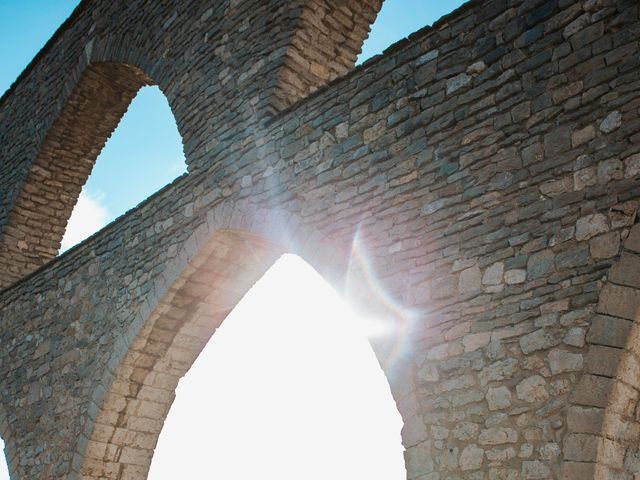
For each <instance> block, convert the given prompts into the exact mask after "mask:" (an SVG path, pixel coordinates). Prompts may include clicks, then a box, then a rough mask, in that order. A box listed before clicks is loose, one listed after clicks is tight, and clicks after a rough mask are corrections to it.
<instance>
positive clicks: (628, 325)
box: [564, 224, 640, 478]
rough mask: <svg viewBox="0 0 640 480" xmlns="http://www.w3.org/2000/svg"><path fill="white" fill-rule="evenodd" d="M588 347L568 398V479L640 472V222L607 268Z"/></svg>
mask: <svg viewBox="0 0 640 480" xmlns="http://www.w3.org/2000/svg"><path fill="white" fill-rule="evenodd" d="M586 343H587V349H588V350H587V352H586V372H585V373H584V375H583V376H582V377H581V380H580V383H579V385H578V386H577V388H576V390H575V391H574V392H573V394H572V396H571V398H570V402H571V406H570V407H569V412H568V418H567V420H568V427H569V432H570V433H569V434H568V435H567V437H566V438H565V442H564V444H565V445H564V451H565V459H566V460H565V466H564V468H565V472H564V475H565V478H578V476H582V477H585V478H630V477H627V476H624V475H625V474H627V475H628V474H635V475H637V474H638V473H640V461H639V459H640V453H639V452H638V440H640V421H639V420H638V419H639V418H640V417H639V414H640V224H636V225H635V226H634V227H633V228H632V229H631V230H630V232H629V235H628V237H627V238H626V240H625V242H624V244H623V247H622V249H621V251H620V256H619V258H618V260H617V261H616V262H615V263H614V264H613V265H612V266H611V268H610V269H609V272H608V276H607V279H606V283H605V284H604V286H603V287H602V290H601V292H600V295H599V301H598V305H597V308H596V314H595V315H594V317H593V318H592V321H591V326H590V328H589V331H588V334H587V337H586ZM631 476H633V477H634V478H635V476H634V475H631Z"/></svg>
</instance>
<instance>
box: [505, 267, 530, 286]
mask: <svg viewBox="0 0 640 480" xmlns="http://www.w3.org/2000/svg"><path fill="white" fill-rule="evenodd" d="M526 279H527V271H526V270H522V269H513V270H507V271H506V272H504V281H505V282H506V283H508V284H509V285H517V284H519V283H524V282H525V280H526Z"/></svg>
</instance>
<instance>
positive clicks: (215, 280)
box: [72, 207, 404, 479]
mask: <svg viewBox="0 0 640 480" xmlns="http://www.w3.org/2000/svg"><path fill="white" fill-rule="evenodd" d="M221 225H222V226H223V227H224V228H218V227H220V226H221ZM285 252H292V253H297V254H301V256H303V257H304V258H305V259H309V260H310V262H309V263H310V264H311V265H313V266H318V265H320V264H322V265H324V268H320V269H318V270H319V271H320V273H321V274H323V276H325V278H328V277H331V278H333V279H336V278H339V277H340V276H341V275H344V268H345V265H346V264H347V258H346V256H345V255H343V253H345V252H343V251H342V250H341V249H340V248H339V247H338V248H336V246H335V245H334V246H331V247H329V246H327V245H325V246H324V248H323V246H322V242H321V241H318V239H317V238H315V237H314V235H313V233H312V231H311V230H308V229H307V228H305V227H304V226H302V225H301V224H300V223H299V222H298V220H297V218H296V217H294V216H292V215H290V214H287V213H286V212H272V211H266V210H255V211H252V212H250V213H249V211H248V210H245V209H244V208H243V207H238V208H235V209H229V208H224V207H222V208H218V209H215V210H213V211H212V212H211V213H210V215H209V222H208V224H207V225H203V226H202V227H201V228H200V229H199V230H197V231H196V232H195V233H194V234H193V235H192V236H191V237H190V239H189V240H187V241H186V242H185V244H184V247H183V250H182V252H181V254H180V255H179V256H178V258H176V260H175V262H174V263H173V264H172V265H168V266H167V269H166V271H165V273H164V274H163V277H162V279H159V281H158V282H156V284H157V285H158V288H156V291H155V293H152V295H151V296H150V298H148V299H147V305H148V308H147V312H148V313H147V315H146V316H144V317H143V316H140V317H139V318H138V321H137V324H136V325H133V326H132V327H131V329H130V331H129V333H128V334H127V339H123V340H122V342H121V344H120V345H119V347H117V348H116V349H115V350H114V352H113V355H112V361H111V362H110V366H109V368H108V369H107V372H106V373H105V376H104V378H103V382H102V385H101V386H99V387H98V388H96V389H95V393H94V398H93V399H92V403H91V405H90V407H89V411H90V412H91V415H90V417H91V420H90V422H88V424H87V425H86V430H85V431H86V437H84V438H81V439H79V441H78V444H77V447H76V454H75V457H74V462H73V463H74V464H73V467H72V469H73V472H74V474H76V475H80V477H81V478H113V479H120V478H131V479H138V478H139V479H145V478H147V474H148V469H149V467H150V464H151V460H152V457H153V451H154V448H155V445H156V443H157V440H158V437H159V435H160V432H161V430H162V427H163V424H164V419H165V418H166V415H167V414H168V412H169V409H170V407H171V405H172V403H173V400H174V392H175V388H176V386H177V384H178V381H179V379H180V378H181V377H182V376H184V375H185V374H186V373H187V371H188V370H189V368H190V367H191V365H192V364H193V362H194V361H195V359H196V358H197V357H198V355H199V354H200V352H201V351H202V349H203V348H204V347H205V345H206V344H207V342H208V341H209V339H210V338H211V336H212V335H213V334H214V332H215V330H216V329H217V327H218V326H220V325H221V323H222V322H223V321H224V319H225V318H226V316H227V315H228V314H229V313H230V312H231V310H233V308H234V307H235V305H236V304H237V303H238V301H239V300H240V299H241V298H242V297H243V295H244V294H245V293H246V292H247V291H248V289H249V288H250V287H251V286H252V285H253V284H254V283H255V282H256V281H257V280H258V279H260V278H261V277H262V276H263V275H264V273H265V272H266V271H267V270H268V269H269V268H270V267H271V265H273V263H274V262H275V261H276V260H277V259H278V258H279V257H280V256H281V255H282V254H283V253H285ZM346 255H347V256H348V252H346ZM332 273H333V275H332ZM373 347H374V350H376V353H377V354H378V352H379V351H380V350H379V349H377V348H376V346H375V345H373ZM381 363H382V364H383V365H384V360H383V359H381ZM390 380H392V379H390ZM390 385H391V391H392V393H393V394H394V397H395V398H396V401H398V402H399V400H398V399H399V398H400V399H401V398H402V395H404V394H403V393H402V389H398V387H397V385H398V384H397V382H396V383H394V382H393V381H390ZM398 392H400V395H397V394H398ZM401 413H402V412H401ZM74 478H75V477H74Z"/></svg>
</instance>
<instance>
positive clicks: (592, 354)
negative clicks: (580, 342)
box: [587, 345, 623, 378]
mask: <svg viewBox="0 0 640 480" xmlns="http://www.w3.org/2000/svg"><path fill="white" fill-rule="evenodd" d="M622 352H623V350H622V349H620V348H613V347H606V346H603V345H591V346H590V347H589V352H588V353H587V372H589V373H591V374H593V375H602V376H605V377H610V378H613V377H615V376H616V373H617V371H618V365H619V364H620V359H621V358H622Z"/></svg>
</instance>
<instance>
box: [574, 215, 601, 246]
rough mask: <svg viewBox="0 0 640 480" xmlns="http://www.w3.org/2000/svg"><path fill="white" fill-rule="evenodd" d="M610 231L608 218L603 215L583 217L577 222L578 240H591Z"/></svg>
mask: <svg viewBox="0 0 640 480" xmlns="http://www.w3.org/2000/svg"><path fill="white" fill-rule="evenodd" d="M608 230H609V223H608V221H607V217H606V216H605V215H603V214H601V213H596V214H592V215H587V216H585V217H581V218H579V219H578V221H577V222H576V240H578V241H582V240H589V239H590V238H591V237H595V236H596V235H598V234H600V233H604V232H606V231H608Z"/></svg>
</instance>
